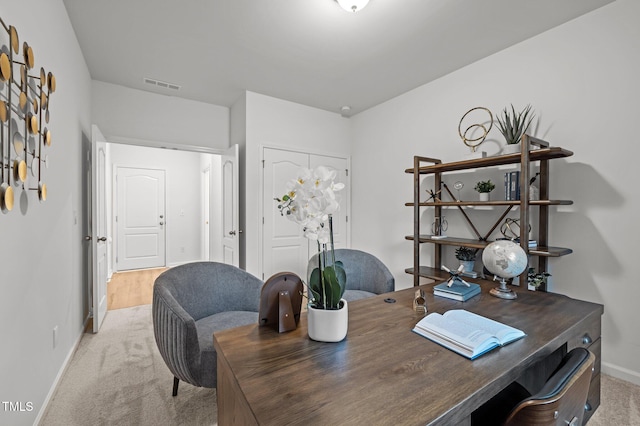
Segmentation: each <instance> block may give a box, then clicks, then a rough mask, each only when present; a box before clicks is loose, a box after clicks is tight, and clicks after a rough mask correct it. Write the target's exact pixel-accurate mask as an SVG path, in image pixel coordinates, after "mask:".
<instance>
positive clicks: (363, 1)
mask: <svg viewBox="0 0 640 426" xmlns="http://www.w3.org/2000/svg"><path fill="white" fill-rule="evenodd" d="M336 1H337V2H338V4H339V5H340V7H341V8H343V9H344V10H346V11H347V12H359V11H360V10H362V9H364V8H365V6H366V5H367V4H368V3H369V0H336Z"/></svg>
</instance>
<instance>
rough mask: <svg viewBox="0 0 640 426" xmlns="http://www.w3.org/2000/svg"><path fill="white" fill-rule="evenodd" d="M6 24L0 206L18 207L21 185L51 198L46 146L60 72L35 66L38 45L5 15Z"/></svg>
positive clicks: (0, 90)
mask: <svg viewBox="0 0 640 426" xmlns="http://www.w3.org/2000/svg"><path fill="white" fill-rule="evenodd" d="M2 29H4V31H6V32H7V34H8V38H5V40H7V39H8V41H9V42H8V46H4V47H3V48H2V50H0V83H1V82H4V84H0V176H1V180H0V210H1V211H2V213H7V212H9V211H11V210H12V209H13V206H14V199H15V196H16V195H15V191H23V192H22V194H19V195H18V196H20V197H23V196H24V195H26V194H27V192H26V191H34V192H37V196H38V199H39V200H40V201H44V200H46V199H47V186H46V184H44V179H43V176H42V172H43V171H44V170H45V169H46V168H49V156H48V154H47V153H46V149H47V148H48V147H50V146H51V139H52V138H51V131H50V129H49V128H48V127H44V128H43V122H45V121H46V122H47V123H49V118H50V117H49V116H50V110H49V106H50V102H51V99H50V96H51V94H52V93H53V92H55V90H56V78H55V76H54V74H53V73H52V72H51V71H49V72H47V71H46V70H45V67H40V66H38V68H39V72H38V71H35V72H32V71H31V70H37V69H38V68H36V63H35V55H34V49H33V47H32V46H30V45H29V43H28V42H27V41H25V40H23V41H20V39H19V37H18V30H17V29H16V28H15V27H14V26H10V25H7V24H5V22H4V20H3V19H2V18H0V31H2ZM5 43H6V42H5ZM16 72H19V74H20V76H19V77H18V74H16ZM23 120H24V121H23ZM28 180H32V181H33V182H32V183H31V184H29V182H28ZM16 188H19V189H16ZM21 205H22V198H21Z"/></svg>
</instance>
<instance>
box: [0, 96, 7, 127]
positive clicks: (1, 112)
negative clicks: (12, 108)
mask: <svg viewBox="0 0 640 426" xmlns="http://www.w3.org/2000/svg"><path fill="white" fill-rule="evenodd" d="M0 122H3V123H6V122H7V103H6V102H5V101H0Z"/></svg>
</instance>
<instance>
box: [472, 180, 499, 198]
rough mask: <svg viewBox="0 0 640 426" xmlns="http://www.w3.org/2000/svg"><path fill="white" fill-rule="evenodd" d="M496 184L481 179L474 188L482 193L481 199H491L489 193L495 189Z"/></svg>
mask: <svg viewBox="0 0 640 426" xmlns="http://www.w3.org/2000/svg"><path fill="white" fill-rule="evenodd" d="M495 187H496V186H495V184H494V183H493V182H491V179H489V180H481V181H480V182H478V183H476V186H475V187H474V188H473V189H475V190H476V191H478V192H479V193H480V201H489V193H490V192H491V191H493V190H494V189H495Z"/></svg>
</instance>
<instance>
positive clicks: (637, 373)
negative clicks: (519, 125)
mask: <svg viewBox="0 0 640 426" xmlns="http://www.w3.org/2000/svg"><path fill="white" fill-rule="evenodd" d="M638 16H640V2H638V1H637V0H618V1H616V2H614V3H611V4H609V5H607V6H605V7H603V8H601V9H598V10H596V11H594V12H592V13H589V14H587V15H585V16H583V17H580V18H578V19H575V20H573V21H571V22H569V23H567V24H564V25H562V26H560V27H557V28H555V29H553V30H551V31H548V32H546V33H543V34H541V35H539V36H537V37H535V38H532V39H530V40H528V41H525V42H523V43H520V44H518V45H516V46H513V47H511V48H509V49H506V50H504V51H502V52H500V53H497V54H495V55H493V56H490V57H488V58H485V59H483V60H480V61H478V62H476V63H474V64H472V65H470V66H468V67H466V68H463V69H461V70H459V71H457V72H454V73H451V74H449V75H447V76H445V77H442V78H440V79H439V80H437V81H434V82H432V83H431V84H427V85H425V86H422V87H419V88H417V89H415V90H412V91H411V92H408V93H406V94H404V95H402V96H399V97H397V98H395V99H393V100H390V101H388V102H386V103H384V104H381V105H379V106H377V107H375V108H372V109H370V110H368V111H366V112H363V113H361V114H359V115H358V116H356V117H354V118H353V119H352V121H353V126H354V127H353V132H354V137H353V142H352V143H353V148H352V152H351V155H352V168H353V177H352V185H353V191H352V206H353V207H352V217H353V221H352V222H351V223H352V241H353V245H354V246H362V247H370V248H371V250H375V251H376V252H377V253H379V255H380V257H381V259H382V260H383V261H384V262H385V263H386V264H387V265H389V267H390V268H391V271H392V272H393V274H394V275H395V277H396V285H397V286H399V287H408V286H410V285H411V276H409V275H407V274H405V273H404V268H406V267H408V266H412V265H411V256H412V245H411V243H410V242H407V241H404V236H405V235H408V234H411V232H412V223H413V222H412V221H413V218H412V210H411V208H409V207H405V206H404V203H405V202H407V201H411V200H412V177H411V175H408V174H405V173H404V170H405V169H406V168H409V167H411V166H412V161H413V156H414V155H422V156H427V157H435V158H440V159H442V160H443V161H453V160H458V159H463V158H464V156H465V155H467V153H468V148H466V147H465V146H464V145H463V143H462V141H461V140H460V138H459V137H458V133H457V128H458V123H459V120H460V118H461V117H462V115H463V114H464V113H465V112H466V111H467V110H469V109H470V108H472V107H475V106H485V107H488V108H490V109H491V110H492V111H494V113H496V112H499V111H500V110H502V108H504V107H505V106H508V105H509V104H511V103H513V104H514V105H515V106H516V107H517V108H522V107H524V106H525V105H526V104H528V103H531V104H532V105H533V107H534V108H535V110H536V111H537V114H538V117H539V122H537V123H536V127H535V128H534V132H535V134H536V135H537V136H538V137H541V138H543V139H546V140H548V141H550V142H551V143H552V145H556V146H562V147H564V148H567V149H569V150H572V151H574V152H575V155H574V156H573V157H570V158H568V159H563V160H555V161H552V164H551V196H552V197H553V198H558V199H572V200H574V205H572V206H562V207H555V208H552V209H551V219H550V226H551V228H550V243H551V244H552V245H558V246H562V247H571V248H573V250H574V253H573V254H571V255H569V256H566V257H562V258H559V259H551V261H550V272H551V274H552V275H553V276H552V277H551V288H552V290H553V291H555V292H559V293H564V294H567V295H569V296H572V297H576V298H580V299H585V300H589V301H594V302H598V303H604V304H605V314H604V317H603V330H602V335H603V345H602V355H603V371H604V372H606V373H609V374H612V375H615V376H617V377H621V378H624V379H627V380H631V381H634V382H635V383H638V384H640V357H639V356H638V354H639V353H640V334H639V333H638V332H637V329H636V328H635V327H637V324H638V322H639V320H640V318H639V314H638V312H640V311H639V310H638V308H637V304H638V303H637V301H638V300H640V287H638V285H636V282H637V277H636V270H635V269H636V268H635V255H636V254H635V248H634V247H635V245H636V244H637V237H638V235H640V225H639V224H638V221H637V219H636V218H637V216H638V211H639V210H640V199H638V187H637V184H636V181H637V176H635V172H636V170H635V162H636V161H637V159H638V158H640V144H638V143H637V139H638V132H637V129H636V128H635V126H634V124H635V123H636V122H637V120H638V117H640V106H639V104H638V99H639V98H640V84H638V69H640V49H638V47H637V45H638V40H640V26H638V24H637V17H638ZM490 139H492V140H490V141H488V142H486V143H485V144H483V145H482V149H484V150H487V151H489V153H490V154H494V153H496V152H497V151H498V144H502V143H503V142H502V136H501V135H500V133H499V132H498V131H497V130H496V129H494V130H492V132H491V134H490ZM372 146H375V147H376V149H371V147H372ZM381 171H384V173H381ZM482 173H485V172H482ZM481 176H483V174H481V173H479V174H478V175H473V174H470V175H460V176H458V177H457V178H456V179H455V180H458V179H459V180H462V181H463V182H465V185H466V186H465V189H470V188H472V187H473V185H474V184H475V182H476V181H477V180H479V179H480V177H481ZM455 180H450V181H447V180H445V182H449V183H450V184H452V183H453V181H455ZM372 185H375V186H376V188H378V189H377V191H379V192H380V193H381V194H384V202H380V198H378V197H370V188H371V187H372ZM425 189H426V188H425ZM425 194H426V193H425ZM467 196H475V195H474V194H473V193H472V192H471V193H468V195H467ZM467 199H468V198H467ZM456 213H457V212H455V211H453V210H447V213H446V214H447V215H448V219H450V221H449V231H448V233H449V235H456V234H455V233H454V231H453V229H455V226H454V225H453V224H452V221H454V220H456V219H455V217H456V216H457V217H458V218H460V215H459V214H456ZM474 213H476V214H477V211H476V212H474ZM496 219H497V217H496ZM430 221H431V220H428V221H427V219H425V220H424V223H425V224H427V223H430ZM461 227H463V228H462V229H463V230H466V227H464V225H462V224H461ZM459 228H460V227H459ZM381 229H384V230H385V231H384V232H377V231H376V230H378V231H379V230H381ZM429 252H430V249H429V248H427V247H425V249H424V254H423V256H424V259H425V261H427V259H430V258H429ZM525 331H526V330H525Z"/></svg>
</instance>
